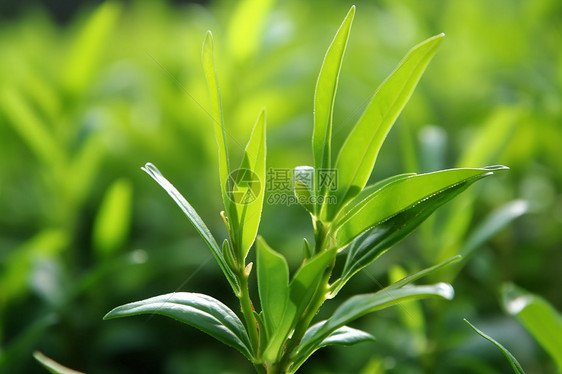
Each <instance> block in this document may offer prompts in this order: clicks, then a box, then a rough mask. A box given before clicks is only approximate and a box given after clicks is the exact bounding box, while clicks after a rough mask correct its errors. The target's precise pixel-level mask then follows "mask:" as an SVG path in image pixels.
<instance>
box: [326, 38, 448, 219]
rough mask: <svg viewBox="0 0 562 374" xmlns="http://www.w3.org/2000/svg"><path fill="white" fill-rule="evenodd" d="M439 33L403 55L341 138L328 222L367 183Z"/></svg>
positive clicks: (435, 45)
mask: <svg viewBox="0 0 562 374" xmlns="http://www.w3.org/2000/svg"><path fill="white" fill-rule="evenodd" d="M443 36H444V35H443V34H440V35H437V36H434V37H432V38H430V39H427V40H426V41H424V42H423V43H421V44H418V45H417V46H415V47H414V48H413V49H412V50H411V51H410V52H409V53H408V54H407V55H406V57H405V58H404V59H403V60H402V62H400V64H399V65H398V67H397V68H396V70H395V71H394V72H393V73H392V74H391V75H390V76H389V77H388V78H387V79H386V80H385V81H384V82H383V84H382V85H381V86H380V87H379V88H378V90H377V92H376V93H375V95H374V96H373V98H372V99H371V101H370V103H369V104H368V106H367V109H365V112H364V113H363V115H362V116H361V118H360V119H359V121H358V122H357V124H356V125H355V127H354V128H353V130H352V131H351V133H350V134H349V136H348V137H347V139H346V140H345V142H344V144H343V146H342V148H341V150H340V152H339V154H338V158H337V160H336V164H335V168H336V170H337V171H338V178H339V180H338V186H337V190H336V191H335V193H334V195H335V196H336V199H337V203H336V204H330V205H326V206H325V207H326V209H327V211H326V215H325V216H326V219H327V220H328V221H331V220H332V219H333V218H334V217H335V215H336V213H337V212H338V210H339V208H341V207H342V206H343V205H344V204H345V203H346V202H347V201H349V200H350V199H351V198H353V197H354V196H356V195H357V194H358V193H359V192H360V191H361V190H362V189H363V187H365V185H366V184H367V181H368V179H369V176H370V175H371V171H372V170H373V166H374V165H375V161H376V158H377V155H378V152H379V150H380V148H381V146H382V143H383V142H384V139H385V138H386V135H387V134H388V132H389V131H390V128H391V127H392V125H393V124H394V121H395V120H396V118H397V117H398V115H399V114H400V112H401V111H402V108H403V107H404V106H405V105H406V102H407V101H408V99H409V98H410V96H411V95H412V92H413V91H414V88H415V87H416V85H417V83H418V81H419V79H420V77H421V75H422V74H423V72H424V70H425V68H426V66H427V65H428V63H429V61H430V60H431V58H432V57H433V55H434V54H435V51H436V50H437V47H438V46H439V44H440V43H441V40H442V39H443Z"/></svg>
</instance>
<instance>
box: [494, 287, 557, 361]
mask: <svg viewBox="0 0 562 374" xmlns="http://www.w3.org/2000/svg"><path fill="white" fill-rule="evenodd" d="M502 299H503V306H504V308H505V310H506V311H507V312H508V313H509V314H511V315H513V316H515V317H517V319H518V320H519V322H520V323H521V324H522V325H523V326H524V327H525V329H527V331H528V332H529V333H530V334H531V335H533V337H534V338H535V339H536V340H537V342H539V344H540V345H541V346H542V347H543V348H544V350H545V351H547V352H548V353H549V354H550V357H552V359H553V360H554V362H556V366H558V370H559V371H562V354H561V353H562V315H561V314H560V312H559V311H557V310H556V309H555V308H554V307H553V306H552V305H551V304H550V303H549V302H548V301H546V300H545V299H543V298H542V297H540V296H538V295H535V294H532V293H530V292H527V291H525V290H523V289H521V288H518V287H516V286H514V285H512V284H509V285H506V286H505V287H504V288H503V290H502Z"/></svg>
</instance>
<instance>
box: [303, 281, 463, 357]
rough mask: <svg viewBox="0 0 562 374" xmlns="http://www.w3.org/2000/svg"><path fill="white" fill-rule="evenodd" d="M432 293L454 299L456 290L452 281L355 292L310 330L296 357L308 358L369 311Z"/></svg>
mask: <svg viewBox="0 0 562 374" xmlns="http://www.w3.org/2000/svg"><path fill="white" fill-rule="evenodd" d="M428 296H440V297H442V298H445V299H447V300H451V299H452V298H453V296H454V290H453V287H451V285H450V284H447V283H438V284H435V285H431V286H410V287H404V288H398V289H388V288H383V289H382V290H380V291H378V292H376V293H372V294H365V295H357V296H353V297H352V298H350V299H349V300H347V301H346V302H344V303H343V304H341V305H340V306H339V307H338V308H337V309H336V311H335V312H334V314H333V315H332V317H330V318H329V319H328V320H326V321H323V322H320V324H321V326H320V327H318V328H317V330H316V331H315V332H314V333H313V334H309V336H310V337H309V338H308V339H307V340H306V341H303V342H302V343H301V344H300V345H299V348H298V349H297V352H296V357H305V358H306V357H308V356H310V355H311V354H312V352H314V351H315V350H316V349H318V347H319V344H321V343H322V342H323V341H324V339H326V338H327V337H328V336H330V334H332V333H333V332H334V331H336V330H337V329H339V328H340V327H342V326H344V325H346V324H347V323H349V322H351V321H353V320H355V319H357V318H359V317H361V316H363V315H365V314H367V313H371V312H374V311H376V310H380V309H384V308H387V307H389V306H392V305H395V304H399V303H401V302H403V301H406V300H415V299H420V298H424V297H428Z"/></svg>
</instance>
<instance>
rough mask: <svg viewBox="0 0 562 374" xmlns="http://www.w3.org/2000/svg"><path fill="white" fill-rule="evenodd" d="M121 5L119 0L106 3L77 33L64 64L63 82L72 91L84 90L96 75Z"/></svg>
mask: <svg viewBox="0 0 562 374" xmlns="http://www.w3.org/2000/svg"><path fill="white" fill-rule="evenodd" d="M120 12H121V5H120V4H119V3H117V2H113V1H106V2H103V3H102V4H101V5H100V6H99V7H98V8H97V9H96V10H95V12H94V13H93V14H92V15H91V16H90V18H89V19H88V20H87V22H86V24H85V25H84V26H83V28H82V30H80V32H79V33H78V35H77V36H76V39H75V40H74V41H73V43H72V46H71V48H70V49H69V52H68V55H67V56H66V58H65V60H64V61H65V65H66V66H64V67H62V69H61V71H62V72H63V78H64V84H65V85H66V86H67V87H68V89H69V90H70V91H71V92H73V93H81V92H83V91H84V89H86V86H87V85H88V84H89V83H90V82H91V81H92V79H93V78H94V73H95V71H96V69H97V68H99V67H100V64H99V60H100V57H101V54H102V51H103V49H104V48H107V47H108V46H109V45H110V44H111V43H109V41H110V39H111V38H112V35H113V34H112V33H113V29H114V27H115V25H116V24H117V21H118V19H119V13H120Z"/></svg>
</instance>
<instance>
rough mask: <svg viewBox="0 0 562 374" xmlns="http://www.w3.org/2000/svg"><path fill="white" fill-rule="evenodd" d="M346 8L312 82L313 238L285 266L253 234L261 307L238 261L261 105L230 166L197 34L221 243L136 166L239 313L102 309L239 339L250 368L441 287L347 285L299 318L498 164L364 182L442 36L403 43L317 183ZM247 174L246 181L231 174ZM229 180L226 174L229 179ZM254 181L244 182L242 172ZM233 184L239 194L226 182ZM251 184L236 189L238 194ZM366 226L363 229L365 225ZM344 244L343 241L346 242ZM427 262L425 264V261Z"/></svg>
mask: <svg viewBox="0 0 562 374" xmlns="http://www.w3.org/2000/svg"><path fill="white" fill-rule="evenodd" d="M354 14H355V7H352V8H351V10H350V11H349V13H348V14H347V16H346V18H345V19H344V21H343V23H342V25H341V27H340V29H339V30H338V32H337V33H336V36H335V37H334V40H333V41H332V44H331V45H330V47H329V48H328V52H327V53H326V57H325V59H324V63H323V64H322V67H321V69H320V74H319V77H318V83H317V85H316V91H315V121H314V133H313V150H314V155H315V165H314V167H312V168H308V170H311V171H312V172H313V176H312V183H311V186H310V187H308V186H306V185H305V186H304V188H307V189H308V191H307V192H308V194H307V196H309V197H312V198H313V199H310V201H308V202H306V203H305V204H303V205H304V206H305V208H306V207H312V209H311V210H310V211H309V212H310V214H311V218H312V224H313V227H314V237H315V243H314V249H313V250H311V253H310V255H306V256H304V258H303V260H302V263H301V266H300V267H299V269H298V271H297V272H296V273H295V274H294V275H293V276H292V277H291V276H290V274H289V269H288V265H287V262H286V260H285V258H284V257H283V256H282V255H280V254H279V253H278V252H276V251H274V250H273V249H272V248H271V247H269V246H268V245H267V244H266V243H265V241H264V240H263V239H261V238H258V242H257V251H258V255H257V272H258V274H259V275H258V289H259V296H260V304H261V311H260V312H256V311H255V308H254V303H253V302H252V301H251V297H250V290H249V288H248V284H249V277H250V275H251V271H252V268H253V263H251V262H250V263H248V264H247V263H246V257H247V256H248V251H249V250H250V247H251V246H252V244H253V243H254V241H255V240H256V235H257V228H258V225H259V222H260V218H261V212H262V206H263V200H264V194H265V186H266V183H265V175H266V173H265V157H266V154H265V148H266V146H265V141H266V137H265V112H264V111H263V110H262V112H261V113H260V115H259V116H258V120H257V122H256V125H255V126H254V130H253V131H252V135H251V137H250V140H249V141H248V145H247V146H246V149H245V151H244V155H243V161H242V164H241V166H240V168H239V169H237V170H236V171H234V174H233V170H232V169H231V168H230V166H229V165H230V160H229V157H228V154H229V152H228V147H227V144H226V135H227V134H228V132H229V130H228V129H226V127H225V125H224V120H223V113H222V109H221V108H222V105H221V95H220V90H219V84H218V79H217V73H216V68H215V64H214V52H213V49H214V47H213V39H212V36H211V34H210V33H208V34H207V37H206V39H205V42H204V44H203V53H202V56H203V57H202V59H203V67H204V71H205V74H206V77H207V83H208V86H209V90H210V92H211V102H212V108H213V109H212V111H211V113H212V115H211V117H212V119H213V121H214V123H213V127H214V129H215V136H216V138H217V144H218V149H219V155H218V159H219V176H220V178H219V179H220V183H221V193H222V197H223V203H224V209H225V210H224V211H223V212H222V213H221V215H222V217H223V219H224V222H225V224H226V226H227V229H228V236H229V238H228V239H226V240H225V242H224V244H223V246H222V251H221V250H220V249H219V246H218V244H217V242H216V240H215V239H214V238H213V236H212V234H211V233H210V232H209V229H208V228H207V226H206V225H205V224H204V223H203V221H202V220H201V218H200V217H199V215H198V214H197V213H196V212H195V210H194V209H193V208H192V207H191V205H190V204H189V203H188V202H187V201H186V200H185V199H184V198H183V197H182V196H181V195H180V194H179V193H178V191H177V190H176V189H175V188H174V187H173V186H172V185H171V184H170V183H169V182H168V181H167V180H166V179H165V178H164V177H163V176H162V175H161V174H160V172H159V171H158V170H157V169H156V168H155V167H154V166H153V165H151V164H147V165H146V167H145V171H147V172H148V173H149V174H150V175H151V176H152V177H153V178H154V179H155V180H156V181H157V182H158V183H159V184H160V185H161V186H162V187H163V188H164V189H166V190H167V191H168V193H169V194H170V195H171V196H172V198H173V199H174V200H175V201H176V203H178V205H179V206H180V207H181V208H182V210H184V212H185V213H186V215H187V217H188V218H189V220H190V221H191V223H192V224H193V226H194V227H195V229H196V230H197V231H198V232H199V233H200V234H201V236H202V237H203V238H204V239H205V241H206V243H207V245H208V246H209V248H210V249H211V251H212V252H213V255H214V257H215V259H216V260H217V262H218V264H219V266H220V268H221V270H222V271H223V273H224V275H225V276H226V278H227V280H228V282H229V283H230V285H231V288H232V290H233V292H234V293H235V295H236V296H237V297H238V299H239V302H240V308H241V311H242V314H243V317H244V318H243V319H244V321H245V323H244V324H243V323H242V321H240V320H239V319H238V317H237V316H236V314H235V313H234V312H233V311H232V310H231V309H229V308H228V307H227V306H225V305H224V304H223V303H221V302H220V301H218V300H216V299H214V298H212V297H210V296H206V295H201V294H194V293H186V292H182V293H173V294H169V295H162V296H157V297H154V298H150V299H146V300H142V301H139V302H134V303H130V304H126V305H123V306H120V307H117V308H115V309H113V310H112V311H110V312H109V313H108V314H107V315H106V316H105V318H106V319H110V318H116V317H124V316H132V315H138V314H152V313H156V314H163V315H165V316H168V317H172V318H174V319H177V320H179V321H181V322H184V323H187V324H189V325H192V326H194V327H197V328H199V329H201V330H202V331H204V332H206V333H208V334H210V335H211V336H213V337H215V338H216V339H218V340H220V341H221V342H223V343H225V344H227V345H230V346H232V347H234V348H236V349H237V350H239V351H240V352H241V353H242V354H243V355H244V356H246V357H247V358H248V359H249V360H250V361H251V362H252V363H253V364H254V366H255V368H256V370H257V372H265V371H267V372H268V373H294V372H296V371H297V369H299V367H300V366H301V365H302V364H303V363H304V362H305V360H306V359H307V358H308V357H309V356H310V355H311V354H312V353H314V351H316V350H318V349H319V348H321V347H324V346H326V345H333V344H344V345H347V344H352V343H357V342H361V341H365V340H369V339H370V338H371V337H370V335H369V334H367V333H365V332H362V331H360V330H356V329H353V328H351V327H348V326H346V324H347V323H349V322H351V321H353V320H355V319H357V318H359V317H361V316H363V315H365V314H367V313H370V312H373V311H376V310H379V309H382V308H385V307H387V306H390V305H394V304H397V303H400V302H401V301H404V300H409V299H417V298H420V297H427V296H441V297H443V298H446V299H451V298H452V297H453V289H452V287H451V286H450V285H449V284H445V283H439V284H436V285H433V286H409V287H406V286H407V285H408V284H409V283H410V282H411V281H412V280H414V279H416V278H417V277H413V278H410V279H409V280H403V281H399V282H397V283H394V284H393V285H391V286H389V287H388V288H385V289H383V290H381V291H379V292H376V293H371V294H364V295H356V296H354V297H352V298H350V299H349V300H347V301H346V302H344V303H342V304H341V305H340V306H339V307H338V308H337V309H336V310H335V312H334V314H333V315H332V316H331V317H330V318H328V319H327V320H325V321H322V322H319V323H318V324H316V325H314V326H310V324H311V322H312V320H313V318H314V317H315V316H316V314H317V313H318V310H319V309H320V307H321V306H322V304H323V303H324V302H325V301H326V300H327V299H328V298H333V297H335V296H336V295H337V293H338V292H339V290H340V289H341V288H342V287H343V286H344V285H345V283H347V282H348V281H349V279H350V278H351V277H352V276H353V275H355V274H356V273H357V272H358V271H359V270H361V269H362V268H364V267H365V266H367V265H369V264H370V263H372V262H373V261H374V260H376V258H377V257H378V256H379V255H380V254H382V252H384V251H385V250H387V249H388V248H389V247H391V246H392V245H393V244H395V243H396V242H398V241H399V240H401V239H402V238H404V237H405V236H406V235H408V234H409V233H410V232H411V231H412V230H413V229H415V228H416V227H417V226H418V225H419V224H420V223H421V222H422V221H423V220H424V219H426V218H427V217H428V216H429V215H430V214H431V213H432V212H433V211H434V210H435V209H437V208H438V207H439V206H441V205H442V204H444V203H445V202H447V201H449V200H451V199H452V198H453V197H455V196H456V195H458V194H459V193H461V192H462V191H464V190H465V189H466V188H467V187H468V186H469V185H471V184H472V183H474V182H475V181H477V180H479V179H481V178H483V177H486V176H489V175H492V174H493V173H494V172H496V171H500V170H503V169H506V168H505V167H501V166H500V167H497V166H496V167H486V168H482V169H467V168H465V169H451V170H444V171H440V172H434V173H427V174H420V175H417V174H414V175H406V176H399V177H394V178H390V180H389V181H388V180H387V181H383V182H381V183H378V184H375V185H372V186H368V187H366V186H365V185H366V184H367V181H368V179H369V176H370V174H371V171H372V169H373V167H374V164H375V160H376V156H377V153H378V150H379V149H380V147H381V145H382V142H383V140H384V139H385V138H386V135H387V133H388V131H389V130H390V128H391V126H392V125H393V123H394V122H395V120H396V118H397V117H398V115H399V114H400V112H401V111H402V108H403V107H404V105H405V104H406V102H407V101H408V98H409V97H410V96H411V94H412V91H413V90H414V88H415V87H416V85H417V82H418V81H419V78H420V77H421V75H422V73H423V71H424V70H425V67H426V66H427V64H428V63H429V61H430V60H431V58H432V57H433V54H434V53H435V51H436V49H437V47H438V45H439V44H440V42H441V39H442V37H443V35H438V36H436V37H433V38H430V39H428V40H426V41H425V42H423V43H421V44H419V45H417V46H416V47H414V48H413V49H412V50H411V51H410V52H409V53H408V54H407V55H406V57H405V58H404V59H403V60H402V62H401V63H400V64H399V65H398V67H397V68H396V69H395V71H394V72H393V73H392V74H391V75H390V76H389V78H387V80H386V81H385V82H384V83H383V84H382V85H381V86H380V87H379V89H378V90H377V91H376V93H375V95H374V96H373V98H372V100H371V102H370V103H369V104H368V106H367V108H366V109H365V112H364V114H363V115H362V116H361V117H360V119H359V121H358V122H357V124H356V125H355V127H354V129H353V130H352V131H351V133H350V135H349V136H348V138H347V139H346V141H345V142H344V144H343V146H342V147H341V149H340V151H339V154H338V157H337V160H336V162H335V164H334V168H335V171H336V172H337V174H338V179H337V182H338V183H337V186H335V188H334V189H335V191H334V196H335V199H334V200H333V202H329V201H330V200H329V199H328V198H327V197H328V193H329V192H328V187H327V186H326V185H323V184H322V183H321V182H320V171H324V170H332V168H333V166H332V162H331V133H332V118H333V109H334V107H333V103H334V100H335V93H336V89H337V82H338V77H339V71H340V67H341V62H342V60H343V55H344V53H343V52H344V51H345V47H346V45H347V41H348V36H349V31H350V29H351V24H352V21H353V17H354ZM241 171H244V175H246V174H248V173H249V174H250V175H252V176H254V178H255V179H254V180H250V181H248V180H247V179H245V178H240V177H239V175H240V174H241ZM231 179H234V181H231ZM256 181H257V183H258V184H259V186H260V188H259V189H258V190H257V191H253V187H252V183H255V182H256ZM240 192H242V196H243V197H242V198H238V197H237V195H235V193H240ZM249 192H253V193H255V196H254V195H251V196H250V197H251V199H250V200H248V198H247V194H248V193H249ZM365 235H367V236H365ZM348 246H349V247H350V249H349V250H347V251H346V249H347V247H348ZM338 252H340V253H346V261H345V266H344V268H343V271H342V274H341V275H340V276H337V275H336V276H332V272H333V269H334V266H335V263H336V255H337V254H338ZM428 272H431V271H428Z"/></svg>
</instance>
